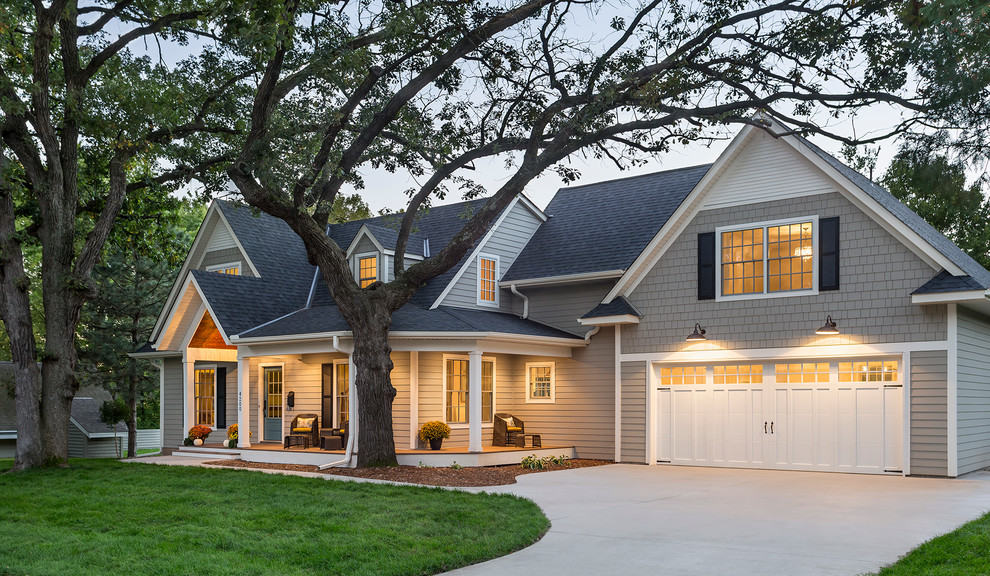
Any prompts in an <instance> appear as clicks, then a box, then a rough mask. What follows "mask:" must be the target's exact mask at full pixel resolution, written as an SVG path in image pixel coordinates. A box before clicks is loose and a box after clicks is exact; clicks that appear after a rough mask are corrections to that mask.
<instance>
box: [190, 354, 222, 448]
mask: <svg viewBox="0 0 990 576" xmlns="http://www.w3.org/2000/svg"><path fill="white" fill-rule="evenodd" d="M199 370H213V423H212V424H202V426H209V427H210V429H211V430H216V429H217V386H218V384H217V365H216V364H202V365H199V366H197V365H196V364H195V363H194V364H193V389H192V396H193V426H200V424H197V423H196V412H197V410H196V398H198V396H196V372H197V371H199ZM187 432H188V430H187Z"/></svg>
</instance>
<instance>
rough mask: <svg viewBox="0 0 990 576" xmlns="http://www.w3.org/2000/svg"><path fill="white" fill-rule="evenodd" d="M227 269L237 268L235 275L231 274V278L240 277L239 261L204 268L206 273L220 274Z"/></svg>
mask: <svg viewBox="0 0 990 576" xmlns="http://www.w3.org/2000/svg"><path fill="white" fill-rule="evenodd" d="M227 268H237V274H233V276H240V275H241V261H240V260H236V261H233V262H225V263H223V264H214V265H213V266H207V267H206V271H207V272H221V273H224V272H223V271H224V270H226V269H227Z"/></svg>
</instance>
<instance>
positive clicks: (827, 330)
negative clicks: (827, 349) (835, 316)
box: [815, 314, 839, 336]
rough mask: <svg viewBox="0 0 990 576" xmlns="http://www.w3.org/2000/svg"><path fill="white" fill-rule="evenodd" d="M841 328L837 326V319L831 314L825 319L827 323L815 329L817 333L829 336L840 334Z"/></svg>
mask: <svg viewBox="0 0 990 576" xmlns="http://www.w3.org/2000/svg"><path fill="white" fill-rule="evenodd" d="M838 333H839V329H838V328H836V327H835V320H832V315H831V314H829V315H828V318H826V319H825V325H824V326H822V327H821V328H819V329H818V330H815V334H818V335H820V336H828V335H834V334H838Z"/></svg>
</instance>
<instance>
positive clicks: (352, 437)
mask: <svg viewBox="0 0 990 576" xmlns="http://www.w3.org/2000/svg"><path fill="white" fill-rule="evenodd" d="M333 350H334V352H340V353H341V354H347V360H348V362H350V359H351V355H350V354H348V353H347V352H346V351H344V350H342V349H341V348H340V336H334V337H333ZM347 398H348V400H349V402H348V404H349V406H348V409H347V418H348V422H347V429H348V434H347V447H346V448H345V449H344V459H343V460H337V461H336V462H329V463H327V464H321V465H320V466H319V467H318V469H319V470H326V469H327V468H333V467H335V466H340V465H341V464H347V466H348V467H349V468H353V466H351V458H352V455H353V453H354V448H355V447H356V446H357V432H358V430H357V426H355V424H357V392H356V391H355V386H354V374H353V370H351V369H350V367H348V369H347Z"/></svg>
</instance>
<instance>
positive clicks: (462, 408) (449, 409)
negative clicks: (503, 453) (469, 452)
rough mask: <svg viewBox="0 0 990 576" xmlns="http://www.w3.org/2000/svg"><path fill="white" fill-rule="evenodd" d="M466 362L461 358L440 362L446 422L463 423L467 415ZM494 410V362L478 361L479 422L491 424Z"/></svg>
mask: <svg viewBox="0 0 990 576" xmlns="http://www.w3.org/2000/svg"><path fill="white" fill-rule="evenodd" d="M469 382H470V363H469V362H468V360H466V359H463V358H447V359H445V361H444V418H445V419H446V421H447V422H448V423H449V424H467V423H469V422H470V421H471V417H470V411H469V406H470V403H469V401H470V390H469V387H470V384H469ZM494 412H495V362H494V361H493V360H485V359H482V361H481V423H482V424H491V422H492V415H493V414H494Z"/></svg>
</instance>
